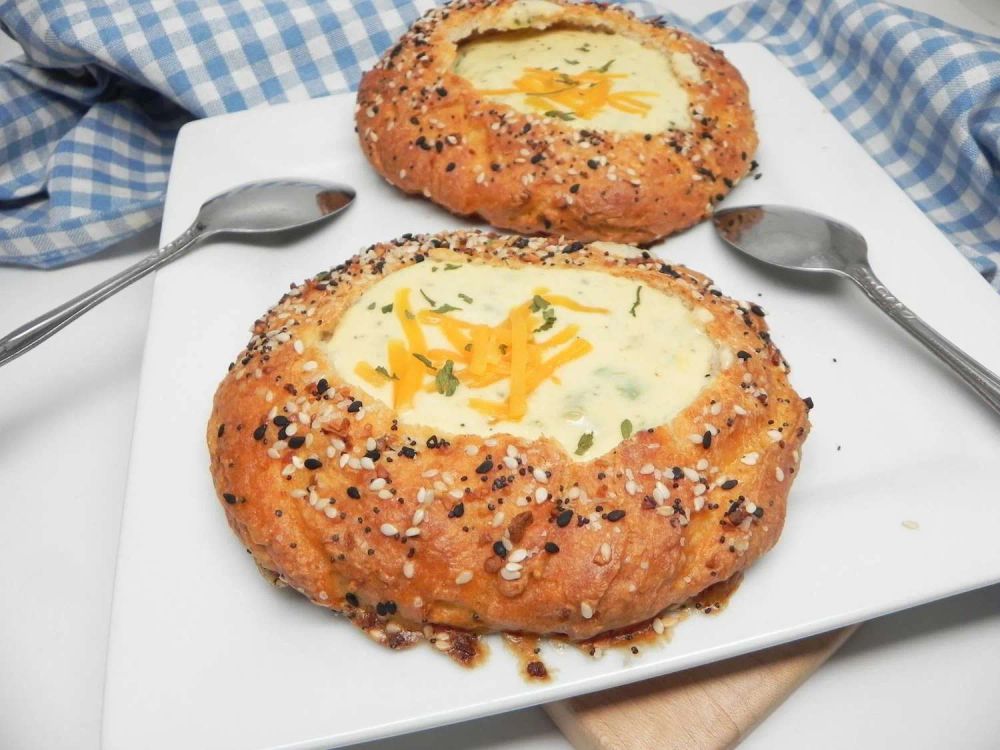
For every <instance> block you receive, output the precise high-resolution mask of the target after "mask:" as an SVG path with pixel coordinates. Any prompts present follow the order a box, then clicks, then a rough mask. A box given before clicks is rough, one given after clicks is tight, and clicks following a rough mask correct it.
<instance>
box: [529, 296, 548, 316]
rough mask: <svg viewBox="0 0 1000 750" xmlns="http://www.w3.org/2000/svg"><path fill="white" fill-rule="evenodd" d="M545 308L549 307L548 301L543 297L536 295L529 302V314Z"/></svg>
mask: <svg viewBox="0 0 1000 750" xmlns="http://www.w3.org/2000/svg"><path fill="white" fill-rule="evenodd" d="M546 307H551V305H550V303H549V301H548V300H547V299H545V297H539V296H538V295H537V294H536V295H535V296H534V297H533V298H532V300H531V312H538V311H539V310H544V309H545V308H546Z"/></svg>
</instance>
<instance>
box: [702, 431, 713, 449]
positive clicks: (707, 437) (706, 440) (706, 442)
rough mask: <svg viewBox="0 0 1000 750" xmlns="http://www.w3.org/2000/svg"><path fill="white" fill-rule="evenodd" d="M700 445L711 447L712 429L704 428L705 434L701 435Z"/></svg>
mask: <svg viewBox="0 0 1000 750" xmlns="http://www.w3.org/2000/svg"><path fill="white" fill-rule="evenodd" d="M701 447H702V448H711V447H712V431H711V430H705V434H704V435H702V436H701Z"/></svg>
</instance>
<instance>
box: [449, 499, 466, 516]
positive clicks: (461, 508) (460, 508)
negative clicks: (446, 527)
mask: <svg viewBox="0 0 1000 750" xmlns="http://www.w3.org/2000/svg"><path fill="white" fill-rule="evenodd" d="M464 515H465V504H464V503H456V504H455V506H454V507H453V508H452V509H451V510H449V511H448V517H449V518H461V517H462V516H464Z"/></svg>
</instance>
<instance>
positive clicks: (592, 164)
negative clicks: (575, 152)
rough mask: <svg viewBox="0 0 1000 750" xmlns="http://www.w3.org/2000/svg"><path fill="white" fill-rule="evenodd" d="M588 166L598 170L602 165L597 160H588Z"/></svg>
mask: <svg viewBox="0 0 1000 750" xmlns="http://www.w3.org/2000/svg"><path fill="white" fill-rule="evenodd" d="M587 166H588V167H590V168H591V169H597V168H598V167H599V166H601V163H600V162H599V161H597V159H588V160H587Z"/></svg>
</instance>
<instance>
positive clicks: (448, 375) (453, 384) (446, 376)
mask: <svg viewBox="0 0 1000 750" xmlns="http://www.w3.org/2000/svg"><path fill="white" fill-rule="evenodd" d="M454 366H455V363H454V362H452V361H451V360H450V359H449V360H446V361H445V363H444V364H443V365H442V366H441V369H440V370H438V373H437V375H435V376H434V382H435V383H436V384H437V389H438V393H441V394H443V395H445V396H454V395H455V389H456V388H458V378H456V377H455V374H454V373H453V372H452V368H453V367H454Z"/></svg>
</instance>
